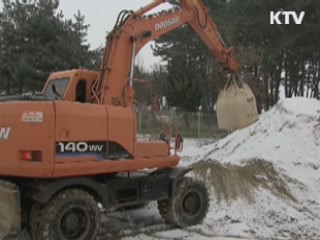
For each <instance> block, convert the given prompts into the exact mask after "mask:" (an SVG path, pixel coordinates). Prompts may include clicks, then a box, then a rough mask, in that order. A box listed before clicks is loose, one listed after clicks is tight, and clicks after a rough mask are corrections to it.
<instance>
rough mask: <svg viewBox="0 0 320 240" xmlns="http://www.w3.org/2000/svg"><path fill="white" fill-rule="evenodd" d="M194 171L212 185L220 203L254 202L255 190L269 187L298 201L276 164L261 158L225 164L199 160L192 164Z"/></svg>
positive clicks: (280, 194)
mask: <svg viewBox="0 0 320 240" xmlns="http://www.w3.org/2000/svg"><path fill="white" fill-rule="evenodd" d="M193 167H194V174H195V176H196V177H197V178H199V179H201V180H203V181H204V182H206V184H207V186H210V187H211V188H212V191H214V196H215V198H216V199H217V200H218V202H221V201H222V200H225V201H232V200H237V199H244V200H247V201H248V203H250V204H251V203H254V196H255V192H256V191H259V190H260V189H265V190H268V191H269V192H270V193H272V194H273V195H275V196H277V197H281V198H284V199H289V200H292V201H296V199H295V198H294V197H293V196H292V194H291V193H290V190H289V187H288V186H287V184H286V181H285V179H284V177H282V176H281V174H279V173H278V172H277V171H276V170H275V168H274V167H273V165H272V164H271V163H269V162H267V161H264V160H261V159H253V160H250V161H248V162H247V164H246V165H243V166H239V165H231V164H226V165H222V164H221V163H219V162H218V161H212V160H209V161H200V162H197V163H195V164H193Z"/></svg>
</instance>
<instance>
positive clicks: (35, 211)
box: [29, 203, 41, 240]
mask: <svg viewBox="0 0 320 240" xmlns="http://www.w3.org/2000/svg"><path fill="white" fill-rule="evenodd" d="M40 210H41V206H40V204H39V203H34V204H33V206H32V208H31V212H30V219H29V229H30V234H31V236H32V239H33V240H38V239H39V231H38V229H39V221H40V217H41V215H40V214H41V211H40Z"/></svg>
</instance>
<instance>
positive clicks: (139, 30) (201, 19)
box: [93, 0, 239, 106]
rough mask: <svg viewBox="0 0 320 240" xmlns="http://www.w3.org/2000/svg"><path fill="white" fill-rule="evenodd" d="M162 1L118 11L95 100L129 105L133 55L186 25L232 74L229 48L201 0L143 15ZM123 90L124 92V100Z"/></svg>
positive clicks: (236, 68) (233, 65)
mask: <svg viewBox="0 0 320 240" xmlns="http://www.w3.org/2000/svg"><path fill="white" fill-rule="evenodd" d="M165 2H168V1H164V0H156V1H154V2H152V3H151V4H149V5H147V6H146V7H144V8H142V9H140V10H138V11H136V12H132V11H122V12H121V13H120V15H119V18H118V20H117V23H116V25H115V27H114V29H113V30H112V31H111V33H110V34H109V35H108V37H107V44H106V48H105V52H104V57H103V61H102V63H101V71H100V74H99V77H98V79H97V81H96V83H95V85H94V87H93V95H94V96H95V101H96V102H98V103H104V104H111V105H116V106H120V105H123V106H130V105H131V104H130V103H131V102H132V98H133V95H134V93H133V90H132V88H131V86H132V78H133V67H134V58H135V56H136V55H137V54H138V52H139V51H140V50H141V49H142V48H143V47H144V46H145V45H146V44H147V43H149V42H150V41H152V40H155V39H157V38H159V37H161V36H163V35H164V34H166V33H169V32H171V31H173V30H175V29H178V28H180V27H181V26H183V25H186V24H187V25H189V26H190V27H191V28H192V29H193V30H194V32H195V33H197V34H198V35H199V37H200V38H201V39H202V41H203V42H204V43H205V44H206V46H207V47H208V49H210V51H211V52H212V54H213V55H214V56H215V57H216V58H217V59H218V61H219V63H220V65H221V66H222V67H223V69H225V70H228V71H231V72H233V73H237V72H238V71H239V64H238V62H237V60H236V59H235V57H234V56H233V54H232V50H231V49H230V48H226V46H225V44H224V42H223V40H222V38H221V36H220V34H219V33H218V30H217V27H216V24H215V23H214V21H213V20H212V18H211V17H210V16H209V15H208V12H207V10H206V8H205V6H204V5H203V3H202V1H201V0H180V1H169V2H171V3H173V2H174V3H175V4H174V5H173V7H172V9H170V10H169V11H162V12H160V13H156V14H149V15H148V14H147V13H148V12H149V11H150V10H152V9H154V8H155V7H157V6H159V5H161V4H162V3H165ZM129 56H131V57H129ZM119 68H121V71H120V70H119ZM123 93H125V94H126V95H125V96H126V97H125V99H124V100H123Z"/></svg>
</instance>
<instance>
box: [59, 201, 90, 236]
mask: <svg viewBox="0 0 320 240" xmlns="http://www.w3.org/2000/svg"><path fill="white" fill-rule="evenodd" d="M89 222H90V220H89V216H88V214H87V212H86V211H84V210H83V209H81V208H76V207H73V208H71V209H68V210H66V211H65V212H64V213H63V215H62V217H61V221H60V231H61V234H62V236H63V237H64V238H65V239H68V240H73V239H81V238H82V237H83V236H85V235H86V233H87V231H88V229H89V227H90V226H89V224H88V223H89Z"/></svg>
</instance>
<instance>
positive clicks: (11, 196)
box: [0, 180, 21, 238]
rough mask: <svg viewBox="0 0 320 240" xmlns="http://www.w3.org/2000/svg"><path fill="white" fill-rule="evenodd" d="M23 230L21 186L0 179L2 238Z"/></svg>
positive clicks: (0, 226)
mask: <svg viewBox="0 0 320 240" xmlns="http://www.w3.org/2000/svg"><path fill="white" fill-rule="evenodd" d="M20 231H21V204H20V191H19V187H18V186H17V185H15V184H13V183H11V182H7V181H3V180H0V238H1V237H6V236H11V235H16V234H18V233H20Z"/></svg>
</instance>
